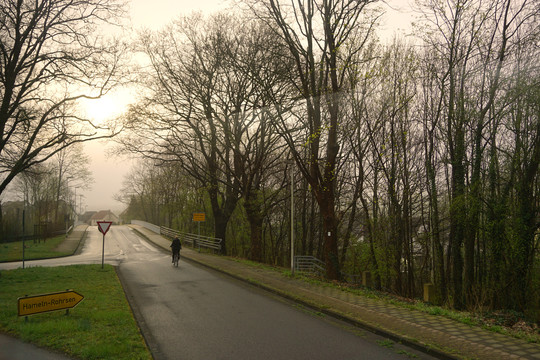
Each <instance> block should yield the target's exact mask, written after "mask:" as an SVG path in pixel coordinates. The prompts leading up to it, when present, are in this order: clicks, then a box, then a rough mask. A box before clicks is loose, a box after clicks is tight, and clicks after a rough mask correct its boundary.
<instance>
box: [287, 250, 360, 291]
mask: <svg viewBox="0 0 540 360" xmlns="http://www.w3.org/2000/svg"><path fill="white" fill-rule="evenodd" d="M294 270H295V271H298V272H302V273H306V274H309V275H313V276H320V277H324V276H325V275H326V265H325V263H324V262H323V261H321V260H319V259H317V258H316V257H314V256H295V257H294ZM341 276H342V278H343V280H345V282H347V283H352V284H361V283H362V275H352V274H347V273H343V272H342V273H341Z"/></svg>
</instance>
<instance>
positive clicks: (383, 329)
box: [130, 225, 540, 360]
mask: <svg viewBox="0 0 540 360" xmlns="http://www.w3.org/2000/svg"><path fill="white" fill-rule="evenodd" d="M130 226H131V227H132V228H134V229H135V230H137V231H138V232H139V233H141V234H143V235H144V236H145V237H146V238H148V239H149V240H150V241H152V242H153V243H155V244H156V245H158V246H161V247H162V248H164V249H166V250H170V249H169V245H170V241H169V240H168V239H166V238H164V237H162V236H161V235H158V234H156V233H154V232H152V231H150V230H148V229H146V228H144V227H142V226H139V225H130ZM182 257H184V258H188V259H190V260H192V261H195V262H197V263H199V264H202V265H205V266H208V267H210V268H213V269H216V270H218V271H221V272H223V273H226V274H229V275H231V276H233V277H235V278H237V279H240V280H243V281H247V282H250V283H252V284H254V285H256V286H259V287H261V288H264V289H267V290H269V291H272V292H274V293H276V294H279V295H281V296H284V297H286V298H289V299H291V300H294V301H297V302H299V303H301V304H304V305H307V306H310V307H312V308H314V309H316V310H317V311H320V312H322V313H325V314H328V315H332V316H335V317H338V318H340V319H342V320H345V321H348V322H350V323H353V324H355V325H357V326H360V327H363V328H367V329H368V330H370V331H373V332H375V333H378V334H380V335H384V336H387V337H388V338H390V339H392V340H393V341H397V342H402V343H404V344H406V345H409V346H412V347H415V348H418V349H421V350H423V351H426V352H427V353H429V354H431V355H434V356H437V357H440V358H449V359H453V358H456V359H462V358H467V359H469V358H472V359H539V360H540V345H539V344H534V343H528V342H526V341H524V340H521V339H516V338H513V337H511V336H507V335H503V334H498V333H494V332H491V331H488V330H484V329H482V328H480V327H477V326H469V325H466V324H462V323H460V322H457V321H454V320H451V319H448V318H445V317H443V316H436V315H430V314H427V313H424V312H421V311H419V310H411V309H406V308H403V307H400V306H396V305H392V304H390V303H388V302H387V301H385V300H381V299H375V298H368V297H365V296H361V295H356V294H353V293H350V292H346V291H343V290H340V289H338V288H335V287H329V286H324V285H321V284H315V283H309V282H306V281H303V280H301V279H297V278H291V277H288V276H286V275H284V274H281V273H280V272H278V271H275V270H272V269H268V268H264V267H254V266H249V265H246V264H244V263H241V262H239V261H235V260H234V259H230V258H227V257H222V256H217V255H212V254H205V253H199V252H197V251H194V250H191V249H189V248H186V247H184V248H183V249H182V253H181V258H182Z"/></svg>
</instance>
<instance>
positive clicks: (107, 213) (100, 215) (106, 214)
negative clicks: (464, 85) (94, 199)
mask: <svg viewBox="0 0 540 360" xmlns="http://www.w3.org/2000/svg"><path fill="white" fill-rule="evenodd" d="M107 218H108V219H118V216H116V215H115V214H113V213H112V212H111V210H101V211H98V212H97V213H95V214H94V215H93V216H92V218H91V220H102V219H107Z"/></svg>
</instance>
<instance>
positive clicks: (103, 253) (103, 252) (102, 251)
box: [101, 234, 105, 269]
mask: <svg viewBox="0 0 540 360" xmlns="http://www.w3.org/2000/svg"><path fill="white" fill-rule="evenodd" d="M104 262H105V234H103V247H102V249H101V268H102V269H103V263H104Z"/></svg>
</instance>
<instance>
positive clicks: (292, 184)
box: [290, 159, 294, 275]
mask: <svg viewBox="0 0 540 360" xmlns="http://www.w3.org/2000/svg"><path fill="white" fill-rule="evenodd" d="M293 166H294V159H293V160H292V161H291V170H290V171H291V274H292V275H294V171H293Z"/></svg>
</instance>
